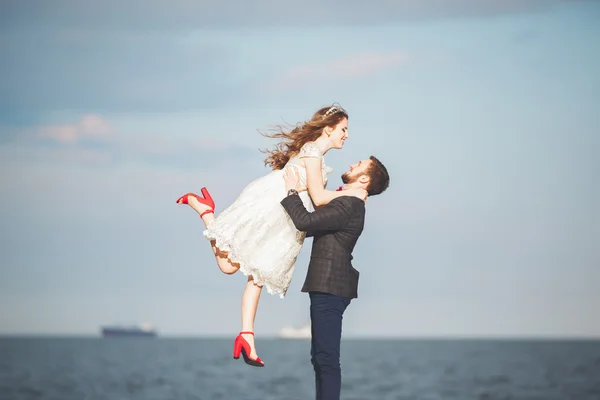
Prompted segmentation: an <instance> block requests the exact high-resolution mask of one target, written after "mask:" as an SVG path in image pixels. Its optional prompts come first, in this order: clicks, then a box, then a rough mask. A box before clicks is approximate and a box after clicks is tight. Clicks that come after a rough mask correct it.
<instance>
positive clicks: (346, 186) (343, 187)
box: [342, 182, 360, 190]
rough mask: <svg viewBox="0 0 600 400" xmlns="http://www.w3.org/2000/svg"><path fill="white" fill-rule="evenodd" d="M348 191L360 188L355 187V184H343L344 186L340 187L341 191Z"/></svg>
mask: <svg viewBox="0 0 600 400" xmlns="http://www.w3.org/2000/svg"><path fill="white" fill-rule="evenodd" d="M348 189H360V186H357V185H356V182H353V183H344V185H342V190H348Z"/></svg>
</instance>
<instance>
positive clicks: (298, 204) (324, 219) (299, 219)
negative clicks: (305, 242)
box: [281, 195, 352, 235]
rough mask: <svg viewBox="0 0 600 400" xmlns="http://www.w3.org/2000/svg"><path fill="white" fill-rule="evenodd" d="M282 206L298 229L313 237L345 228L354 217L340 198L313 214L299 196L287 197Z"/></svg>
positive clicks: (349, 208)
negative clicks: (319, 233)
mask: <svg viewBox="0 0 600 400" xmlns="http://www.w3.org/2000/svg"><path fill="white" fill-rule="evenodd" d="M281 205H282V206H283V208H284V209H285V211H286V212H287V213H288V215H289V216H290V218H291V219H292V221H293V222H294V225H295V226H296V229H298V230H299V231H303V232H310V233H311V234H313V235H314V233H316V232H323V231H337V230H340V229H342V228H344V227H345V226H346V225H347V224H348V222H349V221H350V217H351V215H352V213H351V207H350V206H348V205H347V204H345V202H344V201H342V200H340V198H338V199H334V200H332V201H331V202H329V203H328V204H327V205H325V206H322V207H319V209H318V210H315V211H314V212H312V213H311V212H308V210H306V208H305V207H304V204H302V200H301V199H300V196H298V195H292V196H287V197H285V198H284V199H283V200H282V201H281Z"/></svg>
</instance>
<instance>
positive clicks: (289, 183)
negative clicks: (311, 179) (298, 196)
mask: <svg viewBox="0 0 600 400" xmlns="http://www.w3.org/2000/svg"><path fill="white" fill-rule="evenodd" d="M283 180H284V181H285V191H286V192H289V191H290V190H291V189H295V190H296V191H297V192H301V188H300V176H299V175H298V172H297V171H296V167H293V166H290V167H287V168H286V169H285V173H284V174H283Z"/></svg>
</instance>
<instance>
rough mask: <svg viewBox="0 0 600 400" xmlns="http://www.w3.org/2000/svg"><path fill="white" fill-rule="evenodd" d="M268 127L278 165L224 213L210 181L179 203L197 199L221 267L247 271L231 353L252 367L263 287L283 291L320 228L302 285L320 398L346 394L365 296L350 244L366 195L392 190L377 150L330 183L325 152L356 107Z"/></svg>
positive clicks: (343, 135)
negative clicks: (344, 376) (344, 372)
mask: <svg viewBox="0 0 600 400" xmlns="http://www.w3.org/2000/svg"><path fill="white" fill-rule="evenodd" d="M266 136H268V137H271V138H276V139H280V142H279V143H278V144H277V145H276V146H275V148H274V149H273V150H272V151H270V152H268V156H267V158H266V160H265V164H266V165H268V166H270V167H271V168H272V172H270V173H269V174H267V175H265V176H263V177H261V178H259V179H256V180H255V181H253V182H251V183H250V184H249V185H248V186H246V188H245V189H244V190H243V191H242V193H241V194H240V195H239V197H238V198H237V199H236V201H235V202H234V203H233V204H231V205H230V206H229V207H228V208H226V209H225V210H224V211H222V212H221V213H220V214H219V215H218V216H215V203H214V201H213V199H212V197H211V195H210V193H209V192H208V190H207V189H206V188H202V190H201V193H202V196H198V195H196V194H194V193H188V194H185V195H183V196H182V197H180V198H179V199H178V200H177V203H179V204H188V205H190V206H191V207H192V208H193V209H194V210H195V211H196V212H197V213H198V214H199V215H200V217H201V219H202V221H203V222H204V224H205V225H206V230H205V231H204V236H205V237H206V239H208V241H209V243H210V245H211V247H212V250H213V253H214V255H215V259H216V261H217V265H218V266H219V268H220V269H221V271H222V272H224V273H225V274H234V273H235V272H237V271H241V272H242V273H243V274H244V275H246V276H247V277H248V280H247V282H246V287H245V290H244V293H243V295H242V329H241V332H240V333H239V335H238V336H237V337H236V338H235V341H234V350H233V356H234V358H239V356H240V355H242V356H243V358H244V360H245V362H246V363H247V364H249V365H252V366H257V367H262V366H264V362H263V361H262V360H261V359H260V358H259V357H258V355H257V353H256V348H255V346H254V319H255V316H256V311H257V308H258V302H259V299H260V294H261V292H262V288H263V287H266V289H267V292H268V293H270V294H277V295H279V296H280V297H281V298H283V297H284V296H285V293H286V291H287V289H288V287H289V285H290V282H291V279H292V274H293V271H294V266H295V262H296V258H297V256H298V254H299V253H300V250H301V248H302V245H303V243H304V240H305V238H306V237H313V246H312V251H311V258H310V264H309V266H308V272H307V276H306V280H305V282H304V285H303V287H302V291H303V292H308V293H309V296H310V318H311V334H312V339H311V361H312V364H313V367H314V370H315V379H316V398H317V399H327V400H330V399H331V400H335V399H339V396H340V387H341V369H340V342H341V334H342V316H343V313H344V311H345V309H346V307H347V306H348V305H349V304H350V301H351V300H352V299H354V298H357V297H358V294H357V291H358V276H359V273H358V271H357V270H356V269H354V268H353V266H352V263H351V260H352V251H353V249H354V246H355V245H356V242H357V240H358V238H359V236H360V234H361V233H362V230H363V226H364V219H365V202H366V199H367V197H369V196H375V195H378V194H380V193H382V192H383V191H385V190H386V189H387V187H388V185H389V175H388V172H387V170H386V168H385V166H384V165H383V164H382V163H381V162H380V161H379V160H378V159H377V158H375V157H374V156H371V157H369V158H367V159H364V160H361V161H359V162H357V163H355V164H352V165H351V166H350V168H349V170H348V171H347V172H345V173H344V174H343V175H342V183H343V185H342V186H340V187H339V188H338V189H337V190H327V189H326V188H325V187H326V185H327V180H328V179H327V178H328V174H329V173H330V172H331V169H330V168H329V167H327V165H326V164H325V161H324V155H325V154H326V153H327V152H328V151H329V150H331V149H341V148H342V147H343V146H344V142H345V140H346V139H347V138H348V114H347V112H346V111H345V110H344V109H343V108H341V107H340V106H338V105H333V106H330V107H323V108H321V109H319V110H318V111H317V112H316V113H315V114H314V115H313V117H312V118H311V119H310V120H309V121H306V122H304V123H302V124H298V125H297V126H296V127H295V128H293V129H291V130H290V131H285V130H284V129H283V128H279V129H278V131H277V132H276V133H275V134H272V135H266Z"/></svg>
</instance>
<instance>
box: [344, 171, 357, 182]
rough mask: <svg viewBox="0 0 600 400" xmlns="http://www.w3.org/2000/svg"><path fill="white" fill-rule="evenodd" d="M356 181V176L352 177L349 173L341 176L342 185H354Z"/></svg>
mask: <svg viewBox="0 0 600 400" xmlns="http://www.w3.org/2000/svg"><path fill="white" fill-rule="evenodd" d="M357 180H358V176H352V175H351V174H350V172H345V173H344V174H342V182H343V183H344V185H347V184H349V183H354V182H356V181H357Z"/></svg>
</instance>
